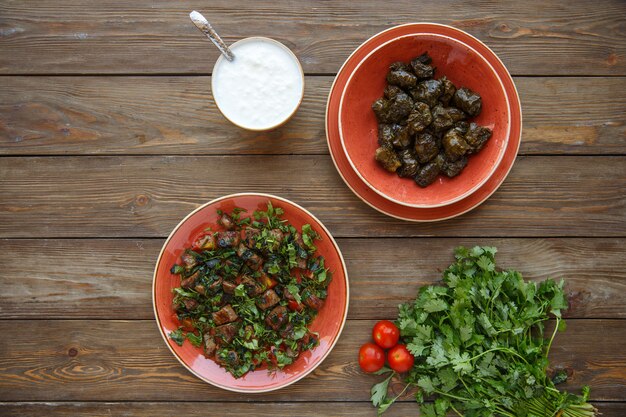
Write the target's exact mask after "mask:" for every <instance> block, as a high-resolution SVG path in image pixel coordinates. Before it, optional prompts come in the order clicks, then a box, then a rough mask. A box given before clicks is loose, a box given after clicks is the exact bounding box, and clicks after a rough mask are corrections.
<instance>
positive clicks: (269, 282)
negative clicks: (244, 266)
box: [259, 274, 278, 290]
mask: <svg viewBox="0 0 626 417" xmlns="http://www.w3.org/2000/svg"><path fill="white" fill-rule="evenodd" d="M259 282H260V283H261V284H262V285H263V286H264V287H265V289H266V290H269V289H270V288H274V287H275V286H276V285H278V281H276V280H275V279H273V278H270V277H269V276H268V275H266V274H261V276H260V277H259Z"/></svg>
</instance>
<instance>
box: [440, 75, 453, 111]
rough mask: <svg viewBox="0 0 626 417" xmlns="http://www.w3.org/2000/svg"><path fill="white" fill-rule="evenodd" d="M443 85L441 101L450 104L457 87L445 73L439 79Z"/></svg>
mask: <svg viewBox="0 0 626 417" xmlns="http://www.w3.org/2000/svg"><path fill="white" fill-rule="evenodd" d="M439 81H441V84H442V86H443V92H442V93H441V96H439V101H440V102H441V103H442V104H443V105H444V106H448V105H449V104H450V100H452V97H454V93H456V87H455V86H454V84H453V83H452V81H450V80H449V79H448V78H447V77H446V76H445V75H444V76H443V77H441V78H440V79H439Z"/></svg>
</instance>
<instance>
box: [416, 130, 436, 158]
mask: <svg viewBox="0 0 626 417" xmlns="http://www.w3.org/2000/svg"><path fill="white" fill-rule="evenodd" d="M438 153H439V146H437V139H436V138H435V137H434V136H433V135H431V134H430V133H420V134H419V135H417V138H416V139H415V154H416V156H417V160H418V161H419V163H420V164H425V163H426V162H428V161H431V160H432V159H433V158H434V157H436V156H437V154H438Z"/></svg>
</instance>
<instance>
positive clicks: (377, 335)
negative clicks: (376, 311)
mask: <svg viewBox="0 0 626 417" xmlns="http://www.w3.org/2000/svg"><path fill="white" fill-rule="evenodd" d="M372 337H373V338H374V342H376V344H377V345H378V346H380V347H381V348H383V349H389V348H392V347H394V346H395V345H397V344H398V340H400V330H398V328H397V327H396V325H395V324H393V323H392V322H390V321H389V320H381V321H379V322H378V323H376V324H375V325H374V329H373V330H372Z"/></svg>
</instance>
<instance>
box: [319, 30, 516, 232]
mask: <svg viewBox="0 0 626 417" xmlns="http://www.w3.org/2000/svg"><path fill="white" fill-rule="evenodd" d="M437 32H439V33H444V34H445V33H452V34H454V36H455V37H456V38H457V39H459V40H461V41H463V42H464V43H466V44H468V45H471V46H472V47H473V48H474V49H476V50H477V51H479V52H480V53H481V54H482V55H483V56H484V57H485V58H486V59H488V61H489V63H490V64H491V65H492V67H493V68H494V70H495V71H496V73H497V74H498V76H499V78H500V80H501V81H502V84H503V85H504V88H505V90H506V92H507V95H508V96H509V97H510V100H509V102H510V104H511V114H512V115H513V116H514V118H518V119H519V120H516V121H515V122H514V123H511V131H510V135H509V141H508V144H507V146H506V149H505V151H504V156H503V158H502V161H501V162H500V164H499V165H498V167H497V168H496V170H495V172H494V174H493V175H492V176H491V177H490V178H489V179H488V180H487V181H486V182H485V184H483V185H482V186H481V187H479V188H478V189H477V190H476V191H475V192H473V193H472V194H470V195H469V196H468V197H466V198H464V199H462V200H459V201H457V202H456V203H452V204H449V205H446V206H441V207H431V208H419V207H410V206H406V205H401V204H397V203H394V202H393V201H391V200H389V199H386V198H384V197H382V196H381V195H380V194H378V193H376V192H374V191H373V190H372V188H371V187H370V186H369V185H368V184H367V183H365V182H364V181H363V180H362V179H361V178H360V177H359V175H358V174H357V173H356V172H355V170H354V169H353V168H352V166H351V164H350V162H349V161H348V158H347V156H346V154H345V152H344V150H343V147H342V145H341V139H340V135H339V103H340V99H341V95H342V94H343V90H344V89H345V85H346V82H347V80H348V78H349V77H350V75H351V74H352V72H353V71H354V69H355V68H356V67H357V65H358V64H359V62H361V60H362V59H363V58H364V57H366V56H367V55H368V54H369V53H370V52H371V51H373V50H374V49H376V47H378V46H379V45H381V44H383V43H385V42H387V41H389V40H392V39H394V38H396V37H399V36H404V35H410V34H416V33H437ZM515 115H517V116H515ZM326 139H327V143H328V147H329V150H330V155H331V157H332V160H333V163H334V164H335V167H336V168H337V171H338V172H339V174H340V176H341V177H342V179H343V180H344V182H345V183H346V185H347V186H348V187H349V188H350V189H351V190H352V191H353V192H354V193H355V194H356V195H357V197H359V198H360V199H361V200H363V201H364V202H365V203H366V204H368V205H369V206H371V207H372V208H374V209H376V210H378V211H380V212H381V213H384V214H386V215H389V216H391V217H395V218H398V219H402V220H407V221H414V222H431V221H440V220H445V219H449V218H452V217H456V216H459V215H461V214H463V213H466V212H468V211H470V210H472V209H474V208H476V207H477V206H479V205H480V204H481V203H483V202H484V201H485V200H487V199H488V198H489V197H490V196H491V195H492V194H493V193H494V192H495V191H496V190H497V189H498V187H499V186H500V185H501V184H502V182H503V181H504V180H505V178H506V176H507V175H508V173H509V171H510V170H511V167H512V166H513V163H514V161H515V158H516V156H517V152H518V150H519V145H520V141H521V104H520V101H519V95H518V93H517V90H516V88H515V84H514V83H513V80H512V78H511V76H510V74H509V73H508V71H507V69H506V67H505V66H504V64H503V63H502V62H501V61H500V60H499V59H498V57H497V56H495V54H493V52H491V51H490V50H489V49H488V48H487V47H486V46H485V45H484V44H482V43H481V42H480V41H478V40H477V39H475V38H473V37H472V36H471V35H469V34H467V33H465V32H463V31H460V30H458V29H455V28H452V27H450V26H445V25H439V24H434V23H409V24H405V25H400V26H395V27H392V28H390V29H387V30H385V31H383V32H380V33H378V34H377V35H375V36H373V37H372V38H370V39H368V40H367V41H365V42H364V43H363V44H362V45H361V46H359V47H358V48H357V49H356V50H355V51H354V52H353V53H352V54H351V55H350V56H349V57H348V59H347V60H346V62H345V63H344V64H343V66H342V67H341V69H340V70H339V72H338V74H337V76H336V77H335V80H334V82H333V85H332V87H331V89H330V93H329V97H328V102H327V107H326Z"/></svg>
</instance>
